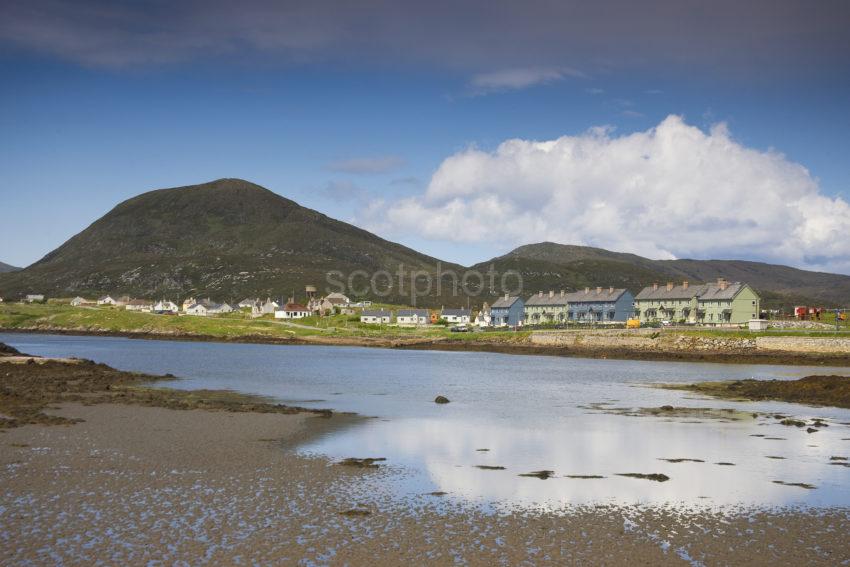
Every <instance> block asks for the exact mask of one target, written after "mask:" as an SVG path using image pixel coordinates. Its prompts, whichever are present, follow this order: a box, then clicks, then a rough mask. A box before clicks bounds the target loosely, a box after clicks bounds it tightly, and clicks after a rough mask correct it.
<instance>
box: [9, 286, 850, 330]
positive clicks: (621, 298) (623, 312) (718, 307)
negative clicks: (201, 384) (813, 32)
mask: <svg viewBox="0 0 850 567" xmlns="http://www.w3.org/2000/svg"><path fill="white" fill-rule="evenodd" d="M0 301H1V300H0ZM44 301H45V297H44V296H43V295H41V294H30V295H27V296H25V297H24V298H22V302H27V303H40V302H44ZM66 301H67V300H66ZM70 305H71V306H73V307H89V308H91V307H106V308H116V309H125V310H127V311H137V312H146V313H153V314H158V315H177V316H194V317H214V316H225V315H229V316H234V315H236V314H239V315H242V316H245V317H251V318H270V319H272V318H273V319H278V320H284V321H292V320H298V319H306V318H309V317H320V318H321V317H328V316H332V315H346V316H348V317H349V319H350V320H352V321H358V322H359V323H361V324H364V325H378V326H398V327H425V326H431V325H443V326H446V327H450V328H451V330H452V331H458V332H465V331H471V330H477V329H488V328H492V329H504V330H510V329H513V330H517V329H520V328H546V327H555V328H559V327H567V326H584V325H592V326H607V327H625V328H640V327H647V326H648V327H657V326H673V325H686V326H694V325H699V326H709V327H729V328H738V327H748V328H749V329H750V330H754V331H758V330H765V329H767V327H768V323H769V321H768V320H767V319H768V318H769V317H771V318H773V317H772V315H775V313H767V312H764V311H762V309H761V299H760V297H759V295H758V293H757V292H756V291H755V290H753V288H752V287H751V286H750V285H748V284H747V283H743V282H729V281H727V280H725V279H724V278H718V279H717V280H716V281H715V282H712V283H703V284H690V283H689V282H688V281H682V282H679V283H676V282H667V283H666V284H665V285H661V284H658V283H654V284H652V285H650V286H647V287H644V288H643V289H641V290H640V291H639V292H638V293H637V294H633V293H632V292H631V291H630V290H628V289H622V288H614V287H610V286H609V287H602V286H598V287H594V288H591V287H585V288H584V289H581V290H575V291H565V290H558V291H555V290H548V291H542V290H541V291H538V292H537V293H535V294H533V295H530V296H528V297H522V296H520V295H511V294H505V295H503V296H501V297H499V298H498V299H496V300H495V301H493V302H492V304H489V303H487V302H484V303H483V304H482V305H480V307H478V308H477V309H474V310H473V309H472V308H471V307H466V308H447V307H442V308H440V309H426V308H415V307H412V308H403V307H396V306H391V305H381V306H373V303H372V302H371V301H368V300H363V301H352V300H351V299H350V298H349V297H348V296H346V295H344V294H343V293H340V292H332V293H328V294H326V295H323V296H319V295H318V293H317V288H316V287H315V286H313V285H307V286H305V288H304V298H303V300H302V301H300V302H299V301H297V300H296V298H295V296H294V294H292V295H291V296H290V297H289V298H287V299H286V300H282V299H272V298H268V297H267V298H266V299H260V298H245V299H243V300H241V301H239V302H235V301H231V302H226V301H223V302H220V303H219V302H217V301H213V300H212V299H210V298H199V297H189V298H186V299H185V300H183V301H182V302H180V303H176V302H174V301H171V300H168V299H159V300H149V299H138V298H131V297H129V296H124V295H122V296H119V295H117V294H116V295H114V296H113V295H104V296H101V297H99V298H97V299H87V298H84V297H79V296H78V297H74V298H73V299H71V300H70ZM825 311H826V310H825V309H824V308H821V307H805V306H799V307H796V308H795V310H794V313H793V318H794V319H796V320H813V321H816V320H820V319H821V316H822V315H823V314H824V312H825ZM835 315H836V321H846V317H847V315H846V312H844V311H841V312H837V313H836V314H835Z"/></svg>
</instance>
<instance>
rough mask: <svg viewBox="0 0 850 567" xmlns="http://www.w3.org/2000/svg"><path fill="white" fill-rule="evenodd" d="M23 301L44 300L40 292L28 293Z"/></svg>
mask: <svg viewBox="0 0 850 567" xmlns="http://www.w3.org/2000/svg"><path fill="white" fill-rule="evenodd" d="M24 301H26V302H27V303H35V302H36V301H44V296H43V295H41V294H40V293H30V294H28V295H27V296H26V297H25V298H24Z"/></svg>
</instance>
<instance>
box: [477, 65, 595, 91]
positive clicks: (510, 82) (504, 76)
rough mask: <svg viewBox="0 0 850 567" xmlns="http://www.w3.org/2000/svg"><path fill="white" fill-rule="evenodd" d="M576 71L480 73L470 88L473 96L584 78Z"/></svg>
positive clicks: (518, 70)
mask: <svg viewBox="0 0 850 567" xmlns="http://www.w3.org/2000/svg"><path fill="white" fill-rule="evenodd" d="M582 76H584V75H583V74H582V73H581V72H580V71H576V70H575V69H566V68H564V69H546V68H533V67H532V68H515V69H501V70H499V71H492V72H489V73H479V74H478V75H475V76H474V77H472V80H470V82H469V87H470V89H471V92H472V93H473V94H478V95H481V94H487V93H492V92H499V91H510V90H519V89H525V88H528V87H533V86H536V85H546V84H549V83H554V82H556V81H562V80H564V79H565V78H567V77H582Z"/></svg>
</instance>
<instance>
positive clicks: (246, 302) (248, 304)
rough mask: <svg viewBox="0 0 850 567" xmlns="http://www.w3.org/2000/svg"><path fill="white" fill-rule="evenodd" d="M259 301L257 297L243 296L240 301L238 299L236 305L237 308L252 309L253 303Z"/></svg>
mask: <svg viewBox="0 0 850 567" xmlns="http://www.w3.org/2000/svg"><path fill="white" fill-rule="evenodd" d="M259 302H260V300H259V299H249V298H245V299H243V300H242V301H240V302H239V303H238V304H237V305H238V307H239V309H253V308H254V304H255V303H259Z"/></svg>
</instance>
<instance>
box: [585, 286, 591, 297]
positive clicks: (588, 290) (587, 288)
mask: <svg viewBox="0 0 850 567" xmlns="http://www.w3.org/2000/svg"><path fill="white" fill-rule="evenodd" d="M584 293H585V295H587V294H588V293H590V288H589V287H586V288H584Z"/></svg>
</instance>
